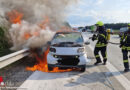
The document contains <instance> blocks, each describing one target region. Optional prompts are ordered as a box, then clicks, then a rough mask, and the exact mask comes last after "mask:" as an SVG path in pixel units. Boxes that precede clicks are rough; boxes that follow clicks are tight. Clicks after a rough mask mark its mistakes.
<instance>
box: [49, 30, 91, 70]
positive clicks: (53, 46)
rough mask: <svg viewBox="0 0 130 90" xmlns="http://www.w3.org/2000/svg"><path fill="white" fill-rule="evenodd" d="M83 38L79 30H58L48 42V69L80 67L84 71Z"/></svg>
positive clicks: (85, 59)
mask: <svg viewBox="0 0 130 90" xmlns="http://www.w3.org/2000/svg"><path fill="white" fill-rule="evenodd" d="M85 44H89V42H86V43H84V39H83V37H82V34H81V33H80V32H58V33H56V34H55V36H54V38H53V39H52V41H51V43H50V51H49V53H48V56H47V62H48V67H49V69H51V68H53V67H60V68H81V71H85V68H86V62H87V61H88V60H87V53H86V51H85Z"/></svg>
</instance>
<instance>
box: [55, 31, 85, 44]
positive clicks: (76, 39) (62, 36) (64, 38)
mask: <svg viewBox="0 0 130 90" xmlns="http://www.w3.org/2000/svg"><path fill="white" fill-rule="evenodd" d="M62 42H66V43H67V42H72V43H83V38H82V36H81V34H80V33H59V34H56V35H55V36H54V39H53V40H52V44H56V43H57V44H58V43H62Z"/></svg>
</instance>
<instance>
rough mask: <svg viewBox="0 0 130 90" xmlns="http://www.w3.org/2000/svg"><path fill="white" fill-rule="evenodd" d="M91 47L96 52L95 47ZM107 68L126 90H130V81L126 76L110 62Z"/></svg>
mask: <svg viewBox="0 0 130 90" xmlns="http://www.w3.org/2000/svg"><path fill="white" fill-rule="evenodd" d="M89 47H90V49H91V50H93V51H94V47H92V46H91V45H89ZM106 67H107V69H109V71H110V73H112V75H113V76H114V77H115V78H116V79H117V80H118V81H119V82H120V84H121V85H122V86H123V87H124V88H125V89H126V90H130V81H129V80H128V79H127V78H126V77H125V76H124V75H122V74H121V73H120V72H119V71H118V70H117V69H116V68H115V67H114V66H113V65H112V64H111V63H110V62H107V65H106Z"/></svg>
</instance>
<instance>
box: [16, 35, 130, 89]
mask: <svg viewBox="0 0 130 90" xmlns="http://www.w3.org/2000/svg"><path fill="white" fill-rule="evenodd" d="M90 36H92V34H88V33H84V38H85V39H86V40H88V37H90ZM111 41H112V42H119V38H118V36H111ZM95 43H96V42H91V44H90V45H89V46H86V49H87V53H88V59H91V62H90V63H87V67H86V71H85V72H84V73H80V72H64V73H45V72H40V71H36V72H34V73H33V74H32V75H31V76H30V77H29V78H28V79H27V80H26V81H25V82H24V83H23V84H22V85H21V86H20V88H27V90H129V85H130V84H129V82H130V76H129V75H130V72H128V73H125V74H124V73H122V71H123V69H124V67H123V63H122V62H123V61H122V54H121V50H120V48H119V46H118V45H111V44H109V45H108V61H109V62H108V63H107V65H106V66H104V65H98V66H93V63H94V62H95V58H94V55H93V49H94V45H95ZM18 90H20V89H18Z"/></svg>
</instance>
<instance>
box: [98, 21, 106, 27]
mask: <svg viewBox="0 0 130 90" xmlns="http://www.w3.org/2000/svg"><path fill="white" fill-rule="evenodd" d="M96 25H98V26H104V24H103V22H102V21H98V22H97V23H96Z"/></svg>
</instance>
